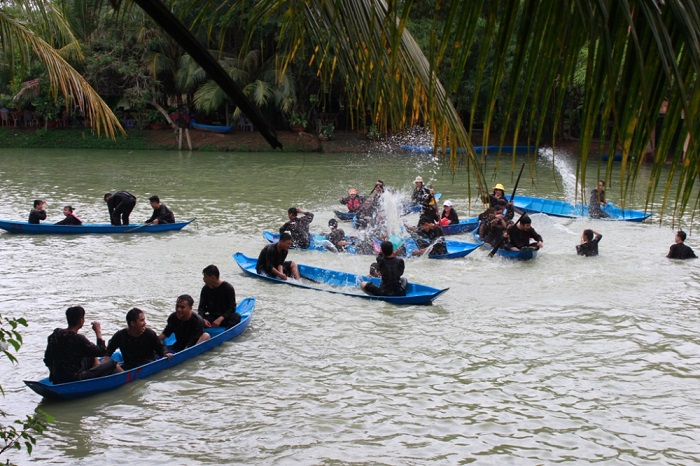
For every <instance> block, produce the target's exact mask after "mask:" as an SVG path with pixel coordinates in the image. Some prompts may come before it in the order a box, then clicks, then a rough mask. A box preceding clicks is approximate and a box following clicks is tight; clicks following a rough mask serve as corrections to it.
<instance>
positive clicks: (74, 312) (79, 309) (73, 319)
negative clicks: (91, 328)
mask: <svg viewBox="0 0 700 466" xmlns="http://www.w3.org/2000/svg"><path fill="white" fill-rule="evenodd" d="M83 319H85V309H83V306H73V307H69V308H68V309H66V321H67V322H68V326H69V327H75V326H78V325H80V324H81V323H82V322H83Z"/></svg>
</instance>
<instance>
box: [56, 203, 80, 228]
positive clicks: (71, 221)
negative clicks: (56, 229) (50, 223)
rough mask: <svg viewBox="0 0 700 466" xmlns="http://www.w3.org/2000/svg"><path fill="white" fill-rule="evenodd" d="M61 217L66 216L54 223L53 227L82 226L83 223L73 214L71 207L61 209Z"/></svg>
mask: <svg viewBox="0 0 700 466" xmlns="http://www.w3.org/2000/svg"><path fill="white" fill-rule="evenodd" d="M63 215H65V216H66V218H64V219H63V220H61V221H60V222H56V223H55V224H54V225H82V224H83V221H82V220H80V219H79V218H78V216H77V215H75V213H73V207H72V206H69V205H67V206H65V207H64V208H63Z"/></svg>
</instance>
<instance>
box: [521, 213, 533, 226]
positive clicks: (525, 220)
mask: <svg viewBox="0 0 700 466" xmlns="http://www.w3.org/2000/svg"><path fill="white" fill-rule="evenodd" d="M520 223H522V224H523V225H532V220H530V216H529V215H528V214H523V215H522V217H520Z"/></svg>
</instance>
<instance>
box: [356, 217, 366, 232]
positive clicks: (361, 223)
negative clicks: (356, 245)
mask: <svg viewBox="0 0 700 466" xmlns="http://www.w3.org/2000/svg"><path fill="white" fill-rule="evenodd" d="M355 228H357V229H358V230H364V229H365V228H367V220H365V219H364V218H358V219H357V220H356V221H355Z"/></svg>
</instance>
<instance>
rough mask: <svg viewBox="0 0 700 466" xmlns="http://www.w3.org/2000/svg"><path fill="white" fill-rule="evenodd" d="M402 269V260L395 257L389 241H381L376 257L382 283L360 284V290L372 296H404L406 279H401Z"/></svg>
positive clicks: (392, 246)
mask: <svg viewBox="0 0 700 466" xmlns="http://www.w3.org/2000/svg"><path fill="white" fill-rule="evenodd" d="M404 267H405V266H404V262H403V259H399V258H397V257H396V254H395V253H394V245H393V244H391V241H382V245H381V253H380V254H379V255H378V256H377V269H378V272H379V273H380V274H381V277H382V283H381V285H379V286H377V285H375V284H374V283H372V282H362V283H361V284H360V288H362V291H364V292H365V293H367V294H371V295H374V296H406V279H405V278H401V275H403V271H404Z"/></svg>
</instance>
